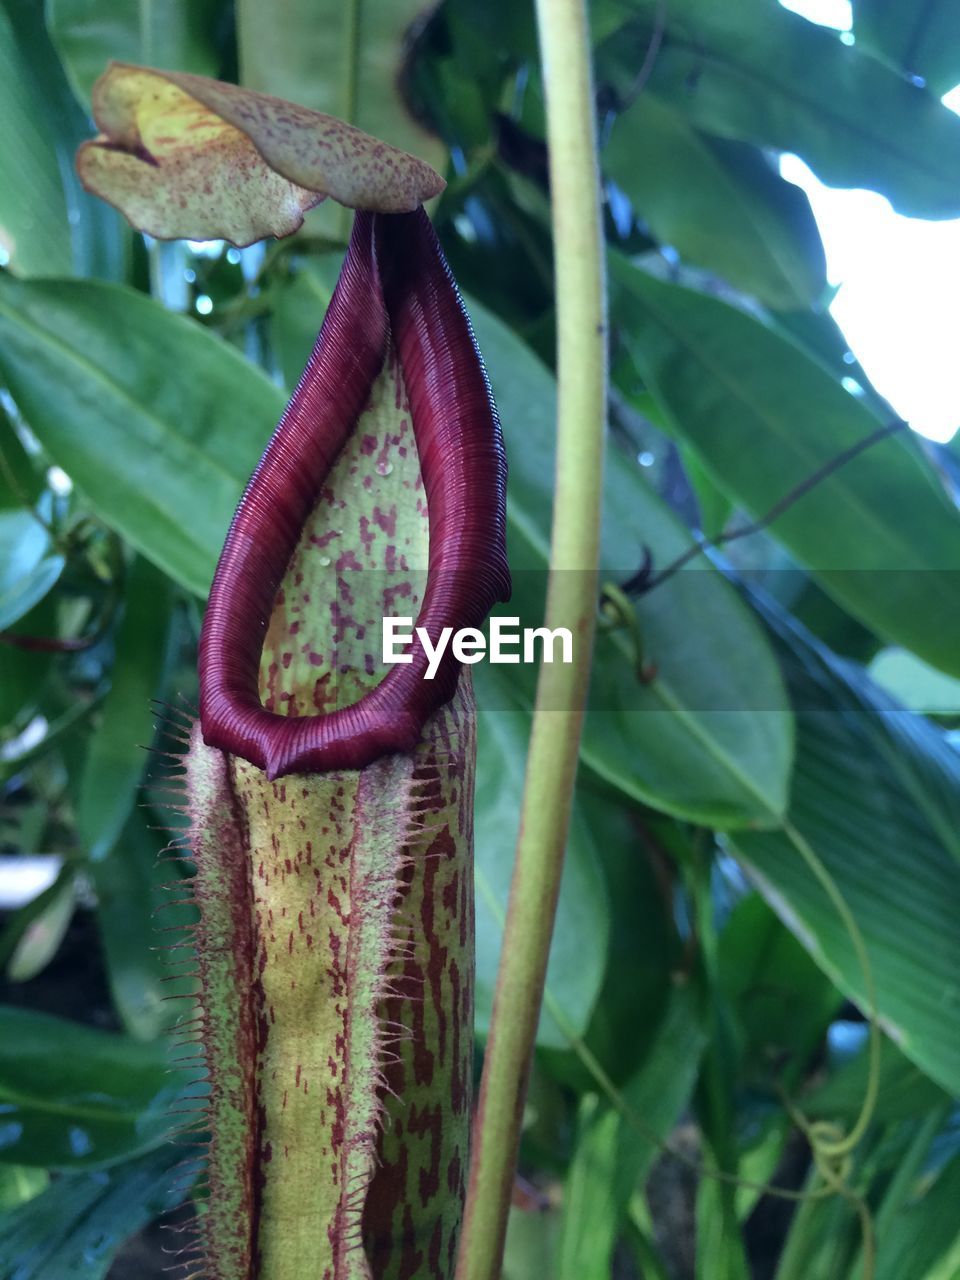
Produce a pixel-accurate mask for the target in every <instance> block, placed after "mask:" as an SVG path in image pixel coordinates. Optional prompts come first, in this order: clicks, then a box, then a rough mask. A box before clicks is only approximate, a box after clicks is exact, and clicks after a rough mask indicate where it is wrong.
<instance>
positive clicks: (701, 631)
mask: <svg viewBox="0 0 960 1280" xmlns="http://www.w3.org/2000/svg"><path fill="white" fill-rule="evenodd" d="M471 312H472V315H473V319H474V324H475V328H476V332H477V337H478V340H479V343H480V348H481V350H482V351H483V352H484V355H485V359H486V361H487V366H488V368H489V371H490V377H491V380H492V383H493V389H494V394H495V396H496V398H497V403H498V405H499V408H500V414H501V417H502V419H503V424H504V432H505V435H506V440H507V452H508V456H509V459H510V483H509V492H508V498H507V516H508V541H509V547H510V562H511V565H512V567H513V570H514V595H513V599H512V600H511V602H510V604H509V606H507V607H506V608H505V609H503V610H501V612H504V613H507V614H508V615H518V616H520V617H521V618H523V619H525V621H526V622H527V623H528V624H530V625H539V623H540V622H541V621H542V604H543V593H544V581H545V579H544V574H545V568H546V564H547V557H548V548H549V536H548V529H549V518H550V509H551V503H552V492H553V458H554V407H555V403H556V388H555V383H554V380H553V378H552V376H551V375H550V373H549V372H548V371H547V369H546V368H545V367H544V366H543V364H541V362H540V361H539V360H538V359H537V357H536V356H535V355H533V353H532V352H531V351H530V350H529V349H528V348H527V347H526V346H524V344H523V343H521V342H520V341H519V340H518V338H517V337H516V335H515V334H513V333H512V332H511V331H510V330H509V329H508V328H507V327H506V326H505V325H504V324H502V323H501V322H500V321H498V320H497V319H496V318H495V317H493V316H491V315H490V314H489V313H488V312H486V311H485V310H484V309H483V308H482V307H479V306H478V305H476V304H471ZM689 545H690V535H689V533H688V531H687V530H686V529H685V528H684V527H683V526H682V525H681V523H680V521H679V520H677V518H676V517H675V516H673V515H672V514H671V513H670V512H669V511H668V509H667V507H666V505H665V504H664V503H663V502H662V501H661V500H660V499H659V498H658V497H657V495H656V494H655V493H654V492H653V490H652V489H651V488H650V487H649V485H648V484H647V483H646V482H645V480H644V479H643V477H642V475H641V471H640V468H639V467H638V466H637V465H636V463H635V462H634V461H633V460H631V459H628V457H627V456H626V455H625V454H624V453H623V451H622V450H620V449H619V448H618V447H617V446H615V445H613V444H611V446H610V448H609V450H608V456H607V475H606V489H605V495H604V539H603V566H604V576H605V577H609V578H612V579H613V580H614V581H619V580H622V579H623V578H625V577H627V576H628V575H630V574H631V573H633V571H634V570H635V569H636V568H637V567H638V565H639V563H640V560H641V556H642V550H643V548H644V547H645V546H646V547H649V548H650V549H651V551H652V553H653V556H654V560H655V562H656V563H657V564H666V563H668V562H669V561H670V560H671V559H672V558H673V557H674V556H676V555H679V554H680V553H681V552H683V551H684V550H685V549H686V548H687V547H689ZM636 613H637V619H638V624H639V630H640V633H641V635H642V637H643V641H644V657H645V659H647V660H649V661H651V662H652V663H654V664H655V665H656V668H657V674H656V678H655V679H653V680H652V681H651V682H649V683H646V684H644V683H641V682H640V681H639V680H638V678H637V655H636V652H635V649H634V647H633V646H632V643H631V640H630V637H629V635H628V634H627V633H626V632H624V631H617V632H613V633H611V634H609V635H606V636H602V637H601V638H600V640H599V642H598V645H597V651H596V659H595V662H594V673H593V684H592V686H591V695H590V705H589V710H588V715H587V720H586V725H585V728H584V738H583V758H584V760H585V761H586V762H587V763H588V764H589V765H590V767H591V768H592V769H594V770H596V772H597V773H599V774H600V775H602V776H603V777H604V778H605V779H606V780H607V781H608V782H610V783H612V784H614V785H615V786H617V787H618V788H620V789H621V790H623V791H624V792H626V793H627V794H628V795H630V796H632V797H634V798H635V799H637V800H640V801H642V802H643V803H645V804H650V805H652V806H653V807H655V808H658V809H663V810H665V811H667V812H669V813H674V814H677V815H679V816H683V817H688V818H691V819H693V820H695V821H698V822H703V823H705V824H719V825H737V824H740V823H744V822H767V823H769V822H772V821H775V820H776V819H777V817H778V815H779V814H780V813H781V812H782V810H783V807H784V805H785V802H786V793H787V784H788V778H789V770H790V756H791V744H792V738H791V734H792V728H791V723H790V717H789V712H788V710H787V707H786V704H785V699H784V693H783V689H782V685H781V682H780V676H779V672H778V671H777V669H776V664H775V662H774V661H773V659H772V656H771V654H770V652H769V649H768V647H767V645H766V643H765V640H764V638H763V636H762V634H761V633H760V631H759V630H758V628H757V625H756V622H755V621H754V619H753V618H752V617H751V616H750V613H749V611H748V610H745V609H744V607H743V605H742V603H741V602H740V601H739V600H737V599H736V596H735V593H733V592H732V590H731V588H730V587H729V585H728V584H727V583H726V582H725V581H724V580H723V579H722V577H721V576H720V575H719V574H718V573H716V572H715V571H714V570H712V569H709V568H708V569H705V570H703V571H699V570H694V571H692V572H685V573H679V574H677V575H676V576H675V577H674V578H672V579H671V580H670V581H669V582H667V583H665V584H664V585H663V586H662V587H660V588H658V589H657V590H656V591H652V592H651V593H650V594H649V595H647V596H643V597H641V599H640V601H639V602H638V604H637V605H636ZM502 670H503V671H505V672H508V673H509V678H510V680H511V681H512V682H513V683H514V684H515V685H516V687H517V688H518V690H519V691H521V692H522V694H523V696H524V697H526V698H527V699H528V700H529V698H530V697H531V696H532V680H533V676H534V674H535V672H534V671H533V669H532V668H529V667H527V668H524V667H510V668H502Z"/></svg>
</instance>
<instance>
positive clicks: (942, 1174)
mask: <svg viewBox="0 0 960 1280" xmlns="http://www.w3.org/2000/svg"><path fill="white" fill-rule="evenodd" d="M923 1182H924V1183H926V1184H927V1185H923V1183H921V1186H920V1187H919V1188H918V1189H917V1192H916V1194H915V1195H914V1196H913V1197H912V1198H911V1200H910V1202H909V1203H908V1204H906V1205H905V1206H904V1207H903V1208H902V1209H901V1210H900V1212H899V1214H898V1215H897V1216H896V1217H895V1218H894V1219H893V1221H892V1222H891V1224H890V1226H889V1228H888V1230H887V1231H886V1232H885V1233H884V1235H883V1236H882V1237H881V1242H880V1243H881V1248H880V1251H879V1258H878V1266H877V1280H906V1278H907V1277H911V1280H912V1277H914V1276H916V1277H917V1280H953V1278H954V1277H956V1275H957V1268H958V1266H960V1225H958V1222H957V1212H956V1208H957V1203H958V1201H960V1155H955V1156H954V1157H953V1159H952V1160H950V1161H949V1163H948V1164H946V1165H945V1166H944V1167H943V1168H942V1169H940V1170H939V1171H938V1172H937V1174H936V1177H935V1179H934V1181H933V1184H932V1186H931V1185H929V1177H927V1178H925V1179H924V1180H923Z"/></svg>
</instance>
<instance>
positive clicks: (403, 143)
mask: <svg viewBox="0 0 960 1280" xmlns="http://www.w3.org/2000/svg"><path fill="white" fill-rule="evenodd" d="M428 9H429V5H428V4H426V3H424V0H362V3H361V2H359V0H358V2H357V3H356V4H355V5H351V6H344V5H343V4H341V3H339V0H286V2H285V3H284V5H283V6H282V8H280V7H277V6H268V5H264V4H261V3H260V2H259V0H238V3H237V27H238V42H239V52H240V69H241V73H242V77H243V83H244V84H245V85H247V86H248V87H249V88H251V89H257V90H259V91H260V92H261V93H272V94H275V95H276V96H277V97H281V98H288V99H290V100H291V101H292V102H300V103H302V104H303V105H304V106H305V107H310V108H311V109H312V110H313V111H322V112H325V113H326V114H327V115H331V116H338V117H339V118H340V119H342V120H347V121H349V123H350V124H354V125H356V126H357V127H358V128H360V129H363V130H365V131H366V132H367V133H372V134H373V136H374V137H375V138H383V139H385V141H387V142H389V143H391V145H393V146H395V147H401V148H402V149H403V150H404V151H410V152H412V153H413V154H414V155H417V156H422V157H423V159H424V160H426V161H428V163H430V164H431V165H433V167H434V168H436V169H442V168H443V166H444V163H445V160H446V150H445V148H444V146H443V144H442V142H440V140H439V139H438V138H437V137H436V135H435V134H433V133H430V132H429V131H428V130H427V129H426V128H425V127H424V126H423V124H422V123H421V122H420V121H419V120H417V119H415V117H414V116H413V115H412V114H411V112H410V109H409V107H408V106H407V103H406V101H405V97H404V84H405V78H404V74H403V71H404V62H405V59H406V55H407V53H408V51H409V44H410V40H411V35H412V31H413V29H414V28H415V27H416V25H417V24H418V23H419V22H420V21H422V19H423V18H424V17H425V16H426V14H427V11H428ZM352 22H355V23H356V26H353V25H352Z"/></svg>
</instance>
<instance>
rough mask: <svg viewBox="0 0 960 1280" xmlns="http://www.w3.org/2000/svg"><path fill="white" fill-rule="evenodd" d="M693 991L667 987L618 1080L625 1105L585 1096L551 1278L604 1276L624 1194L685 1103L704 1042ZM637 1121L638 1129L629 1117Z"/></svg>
mask: <svg viewBox="0 0 960 1280" xmlns="http://www.w3.org/2000/svg"><path fill="white" fill-rule="evenodd" d="M704 1039H705V1036H704V1029H703V1020H702V1017H701V1015H700V1012H699V1010H698V997H697V994H696V992H695V990H694V989H693V988H692V987H691V986H689V985H686V986H679V987H676V988H675V989H674V991H673V992H672V994H671V996H670V1000H669V1003H668V1005H667V1008H666V1010H665V1012H664V1015H663V1017H662V1019H661V1020H660V1022H659V1024H658V1026H657V1028H656V1030H655V1032H654V1035H653V1039H652V1041H651V1043H650V1047H649V1049H648V1051H647V1054H646V1056H645V1058H644V1061H643V1065H642V1066H641V1067H640V1069H639V1070H638V1071H637V1072H636V1073H635V1074H634V1075H633V1076H632V1078H631V1079H630V1080H628V1081H627V1083H626V1084H625V1085H624V1086H623V1088H622V1090H621V1093H622V1097H623V1100H624V1102H625V1103H626V1105H627V1107H628V1108H629V1113H628V1114H626V1115H624V1114H621V1112H620V1111H619V1110H618V1109H616V1108H615V1107H614V1106H613V1105H611V1104H610V1103H607V1102H605V1101H602V1100H600V1099H597V1098H595V1097H588V1098H587V1099H585V1100H584V1102H583V1103H581V1113H580V1124H579V1133H578V1136H577V1143H576V1149H575V1151H574V1156H573V1160H572V1162H571V1164H570V1169H569V1171H568V1174H567V1182H566V1187H565V1189H564V1202H563V1203H564V1210H563V1217H562V1219H561V1232H560V1243H559V1248H558V1257H557V1271H556V1275H557V1280H609V1277H610V1274H611V1266H612V1263H613V1252H614V1247H615V1245H616V1242H617V1238H618V1236H619V1234H620V1231H621V1227H622V1223H623V1219H624V1217H625V1216H626V1212H627V1208H628V1205H629V1202H630V1199H631V1197H632V1195H633V1193H634V1191H635V1190H636V1189H637V1187H638V1186H639V1185H641V1184H642V1182H643V1180H644V1179H645V1177H646V1175H647V1173H648V1172H649V1169H650V1166H651V1164H652V1163H653V1161H654V1159H655V1158H656V1156H657V1154H658V1150H659V1148H658V1142H657V1140H658V1139H659V1140H660V1141H663V1140H664V1139H665V1138H666V1136H667V1134H668V1133H669V1132H670V1130H671V1129H672V1128H673V1126H674V1125H675V1124H676V1122H677V1120H678V1118H679V1116H680V1114H681V1112H682V1111H683V1109H684V1107H685V1106H686V1105H687V1103H688V1101H689V1099H690V1094H691V1092H692V1090H693V1086H694V1083H695V1081H696V1078H697V1072H698V1071H699V1066H700V1054H701V1051H702V1049H703V1045H704ZM637 1117H639V1119H640V1120H641V1121H642V1123H643V1129H640V1128H639V1127H638V1124H637V1120H636V1118H637Z"/></svg>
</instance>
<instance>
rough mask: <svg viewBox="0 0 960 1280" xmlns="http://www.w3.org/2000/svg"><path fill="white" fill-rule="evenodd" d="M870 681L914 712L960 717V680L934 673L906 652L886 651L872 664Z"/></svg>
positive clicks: (899, 650)
mask: <svg viewBox="0 0 960 1280" xmlns="http://www.w3.org/2000/svg"><path fill="white" fill-rule="evenodd" d="M870 678H871V679H872V680H875V681H876V682H877V684H878V685H880V687H881V689H885V690H886V691H887V693H889V694H890V695H891V696H892V697H894V698H897V699H898V700H899V701H900V702H902V703H903V705H904V706H905V707H909V708H910V710H911V711H919V712H922V713H923V714H924V715H950V716H955V715H960V680H955V679H953V678H952V677H951V676H945V675H944V674H943V673H942V672H940V671H934V670H933V668H932V667H928V666H927V664H926V663H925V662H921V661H920V659H919V658H917V657H915V656H914V655H913V654H912V653H907V652H905V651H904V650H903V649H884V650H883V652H882V653H878V654H877V656H876V657H875V658H874V660H873V661H872V662H871V663H870Z"/></svg>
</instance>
